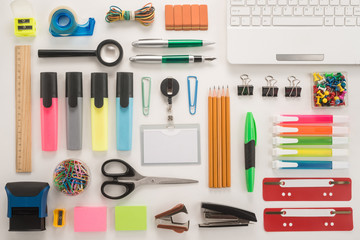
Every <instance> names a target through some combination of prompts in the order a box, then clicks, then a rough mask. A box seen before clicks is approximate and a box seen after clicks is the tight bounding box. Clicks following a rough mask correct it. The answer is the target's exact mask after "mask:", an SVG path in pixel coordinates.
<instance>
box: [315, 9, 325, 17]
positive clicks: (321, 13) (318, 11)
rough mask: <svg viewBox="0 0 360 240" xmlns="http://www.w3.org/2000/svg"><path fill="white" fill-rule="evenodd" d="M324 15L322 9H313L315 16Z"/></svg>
mask: <svg viewBox="0 0 360 240" xmlns="http://www.w3.org/2000/svg"><path fill="white" fill-rule="evenodd" d="M322 15H324V7H315V16H322Z"/></svg>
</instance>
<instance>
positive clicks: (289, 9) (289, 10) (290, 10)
mask: <svg viewBox="0 0 360 240" xmlns="http://www.w3.org/2000/svg"><path fill="white" fill-rule="evenodd" d="M284 15H285V16H291V15H293V8H292V7H284Z"/></svg>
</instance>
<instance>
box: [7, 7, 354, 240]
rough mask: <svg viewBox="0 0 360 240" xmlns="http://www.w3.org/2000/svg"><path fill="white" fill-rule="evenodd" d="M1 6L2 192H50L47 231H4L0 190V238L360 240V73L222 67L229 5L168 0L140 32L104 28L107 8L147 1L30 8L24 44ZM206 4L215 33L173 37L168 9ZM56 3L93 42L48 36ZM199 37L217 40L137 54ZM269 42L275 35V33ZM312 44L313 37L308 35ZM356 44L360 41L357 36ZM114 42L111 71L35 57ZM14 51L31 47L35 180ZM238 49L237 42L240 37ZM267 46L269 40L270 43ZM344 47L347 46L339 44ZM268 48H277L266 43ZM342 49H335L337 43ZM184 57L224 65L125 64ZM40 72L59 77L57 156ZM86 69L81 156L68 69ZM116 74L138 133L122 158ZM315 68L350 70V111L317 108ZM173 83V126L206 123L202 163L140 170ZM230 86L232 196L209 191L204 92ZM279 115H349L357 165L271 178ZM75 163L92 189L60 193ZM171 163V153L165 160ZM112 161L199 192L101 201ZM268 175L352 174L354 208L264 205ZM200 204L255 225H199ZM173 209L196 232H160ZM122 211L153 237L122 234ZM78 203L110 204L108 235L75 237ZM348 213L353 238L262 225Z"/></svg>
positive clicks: (179, 190)
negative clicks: (22, 157)
mask: <svg viewBox="0 0 360 240" xmlns="http://www.w3.org/2000/svg"><path fill="white" fill-rule="evenodd" d="M2 2H3V3H2V7H1V8H0V16H1V17H0V19H1V24H0V30H1V31H0V32H1V38H0V41H1V44H0V52H1V75H2V77H1V78H2V80H1V88H0V96H1V102H2V104H1V113H2V117H1V118H0V123H1V124H0V129H1V135H0V136H1V139H0V149H1V154H2V156H1V158H2V159H1V161H0V176H1V179H0V185H1V188H3V187H4V186H5V184H6V183H7V182H11V181H30V180H32V181H47V182H49V183H50V186H51V189H50V192H49V196H48V212H49V217H48V218H47V230H46V231H45V232H35V233H33V232H32V233H13V232H7V229H8V219H7V217H6V211H7V201H6V199H7V197H6V195H5V191H4V190H2V191H0V209H1V214H0V233H1V236H2V239H24V238H26V239H29V240H31V239H69V240H70V239H89V240H90V239H115V238H119V239H120V238H121V239H169V238H172V239H207V240H210V239H214V240H215V239H221V238H223V239H240V238H241V239H254V240H255V239H274V240H275V239H276V240H280V239H289V238H291V239H294V240H295V239H304V238H306V239H318V238H323V239H327V240H335V239H340V238H342V239H359V236H360V230H359V224H360V222H359V220H358V219H359V206H360V202H359V200H360V191H359V180H360V175H359V174H357V173H358V169H359V167H360V163H359V159H358V152H357V151H358V149H357V146H359V144H360V140H359V139H358V138H357V136H358V135H359V133H360V127H359V124H358V123H359V120H360V119H359V118H360V116H359V114H358V111H359V107H360V99H359V94H358V91H359V88H360V83H359V81H358V77H359V76H360V71H359V68H358V66H280V65H279V66H240V65H230V64H228V63H227V60H226V54H225V53H226V14H225V13H226V12H225V11H226V10H225V9H226V1H219V0H217V1H216V0H207V1H197V0H193V1H162V0H153V4H154V6H155V7H156V21H155V23H154V24H153V25H152V26H151V27H148V28H146V27H143V26H141V25H140V24H139V23H113V24H108V23H106V22H105V21H104V17H105V14H106V12H107V11H108V8H109V6H110V5H112V4H116V5H118V6H120V7H121V8H123V9H126V10H128V9H129V10H134V9H138V8H139V7H141V6H142V5H144V4H145V3H146V2H147V1H124V0H123V1H119V0H118V1H114V0H113V1H108V0H104V1H95V0H92V1H89V0H88V1H85V0H78V1H70V0H66V1H34V0H33V1H32V3H33V5H34V9H35V11H36V19H37V28H38V31H37V37H36V38H35V39H33V40H31V39H20V38H16V37H14V35H13V18H12V14H11V12H10V7H9V5H8V4H9V1H8V0H7V1H2ZM180 2H181V3H182V4H183V3H207V4H208V5H209V30H208V31H205V32H196V31H195V32H194V31H191V32H173V31H165V26H164V5H165V4H175V3H180ZM59 5H67V6H70V7H72V8H73V9H75V11H76V12H77V13H78V15H79V16H81V17H82V18H84V19H86V18H88V17H94V18H95V19H96V26H95V32H94V36H92V37H69V38H54V37H52V36H51V35H50V33H49V32H48V17H49V16H48V15H49V13H50V11H51V10H52V9H54V8H55V7H57V6H59ZM152 37H162V38H169V39H171V38H202V39H207V40H212V41H216V45H215V46H211V47H206V48H196V49H195V48H194V49H155V50H154V49H149V50H146V49H145V50H142V49H133V48H132V47H131V42H132V41H134V40H137V39H139V38H152ZM269 37H271V36H269ZM309 37H313V36H309ZM354 37H358V36H354ZM106 38H113V39H116V40H117V41H119V42H120V43H121V44H122V46H123V48H124V59H123V61H122V62H121V64H120V65H118V66H116V67H113V68H107V67H104V66H102V65H100V64H99V63H98V62H97V61H96V59H95V58H70V59H38V58H37V50H38V49H40V48H59V49H61V48H64V49H65V48H69V49H71V48H73V49H95V48H96V46H97V44H98V43H99V42H100V41H102V40H104V39H106ZM16 44H31V45H32V110H31V111H32V150H33V154H32V159H33V160H32V161H33V172H32V173H31V174H16V173H15V103H14V92H15V90H14V46H15V45H16ZM239 44H241V39H239ZM264 44H266V39H264ZM339 44H341V40H339ZM269 47H271V46H269ZM334 47H336V46H334ZM140 53H153V54H180V53H193V54H203V55H214V56H216V57H217V58H218V59H217V60H216V61H214V62H213V63H204V64H193V65H185V64H184V65H135V64H130V62H129V61H128V58H129V57H130V56H132V55H134V54H140ZM43 71H56V72H58V89H59V146H58V149H59V150H58V151H57V152H52V153H48V152H42V151H41V141H40V136H41V135H40V111H39V106H40V101H39V95H40V94H39V89H40V88H39V82H40V80H39V76H40V72H43ZM67 71H82V72H83V83H84V136H83V137H84V141H83V150H82V151H76V152H71V151H67V150H66V142H65V106H64V95H65V80H64V76H65V72H67ZM97 71H105V72H108V73H109V90H110V91H109V109H110V111H109V142H110V144H109V150H108V151H107V152H92V150H91V133H90V105H89V103H90V99H89V98H90V73H91V72H97ZM117 71H132V72H134V77H135V78H134V80H135V84H134V130H133V150H132V151H131V152H128V153H123V152H117V151H116V142H115V140H116V135H115V74H116V72H117ZM312 71H347V72H348V79H349V86H351V87H350V88H351V89H350V95H349V104H350V106H349V108H347V109H344V110H336V111H331V110H329V111H320V110H316V111H315V110H313V109H312V108H311V101H310V99H311V97H310V92H311V90H310V83H311V80H310V75H309V73H311V72H312ZM243 73H247V74H249V75H250V76H251V77H252V79H253V81H252V83H253V84H254V86H255V94H254V96H252V97H238V96H236V90H235V89H236V85H237V84H238V83H239V82H240V80H239V76H240V75H241V74H243ZM269 74H271V75H273V76H274V77H275V78H276V79H278V86H279V88H280V94H279V97H278V98H274V99H268V98H262V97H261V86H263V85H265V80H264V77H265V76H266V75H269ZM188 75H196V76H197V77H198V79H199V93H198V110H197V114H196V115H195V116H191V115H190V114H189V112H188V102H187V89H186V76H188ZM289 75H295V76H297V77H298V78H299V79H301V80H302V82H301V87H302V88H303V93H302V97H301V98H299V99H286V98H285V97H284V93H283V91H284V90H283V89H284V87H285V86H286V85H287V84H288V82H287V80H286V79H287V77H288V76H289ZM143 76H150V77H152V79H153V82H152V84H153V85H152V94H151V97H152V98H151V109H150V115H149V116H148V117H145V116H143V115H142V111H141V81H140V79H141V77H143ZM168 76H172V77H175V78H176V79H178V80H179V82H180V88H181V89H180V93H179V95H178V96H177V97H176V98H175V99H174V106H173V109H174V119H175V122H176V123H200V125H201V157H202V159H201V161H202V162H201V164H200V165H186V166H183V165H178V166H146V167H145V166H141V160H140V128H139V126H140V125H141V124H163V123H165V121H166V105H165V101H164V98H163V97H162V95H161V93H160V89H159V85H160V82H161V81H162V80H163V79H164V78H166V77H168ZM219 85H220V86H223V85H224V86H226V85H228V86H229V87H230V89H231V130H232V131H231V133H232V135H231V143H232V149H231V153H232V186H231V188H228V189H209V188H208V187H207V181H208V176H207V93H208V89H209V87H212V86H219ZM247 111H252V112H253V113H254V116H255V119H256V123H257V129H258V145H257V158H256V184H255V192H254V193H251V194H250V193H247V192H246V185H245V176H244V159H243V136H244V131H243V130H244V118H245V113H246V112H247ZM277 113H278V114H279V113H293V114H298V113H303V114H311V113H330V114H332V113H338V114H340V113H341V114H349V115H350V117H351V122H350V127H351V144H350V147H349V148H350V158H349V161H350V163H351V168H350V169H349V170H348V171H336V172H328V171H312V172H287V173H286V172H283V173H277V172H274V171H273V170H272V169H271V167H270V163H271V160H272V157H271V149H272V145H271V126H272V122H271V116H272V115H273V114H277ZM69 157H73V158H79V159H81V160H83V161H85V162H86V163H87V164H88V165H89V167H90V168H91V173H92V183H91V185H90V188H89V189H88V190H87V191H86V192H85V193H84V194H83V195H81V196H77V197H67V196H64V195H63V194H62V193H59V192H57V191H56V190H55V189H54V188H53V185H52V183H51V180H52V171H53V169H54V168H55V166H56V164H57V163H59V162H60V161H61V160H64V159H66V158H69ZM169 157H171V153H169ZM109 158H122V159H125V160H127V161H129V163H131V164H132V165H133V166H134V167H135V168H136V169H137V170H139V172H140V173H143V174H144V175H154V176H174V177H182V178H194V179H198V180H199V183H198V184H195V185H182V186H145V187H143V188H141V189H137V190H136V191H135V192H134V193H133V194H132V195H130V196H129V197H127V198H126V199H123V200H119V201H113V200H108V199H105V198H104V197H103V196H102V195H101V193H100V185H101V183H102V181H104V180H105V179H104V177H102V175H101V172H100V167H101V164H102V163H103V162H104V161H105V160H106V159H109ZM271 176H287V177H292V176H303V177H305V176H318V177H331V176H338V177H351V178H352V180H353V198H352V201H350V202H288V203H284V202H264V201H263V200H262V190H261V182H262V179H263V178H264V177H271ZM202 201H208V202H214V203H220V204H227V205H231V206H234V207H239V208H243V209H246V210H250V211H253V212H255V213H256V215H257V218H258V223H255V224H252V225H251V226H249V227H244V228H241V227H238V228H217V229H199V228H198V226H197V224H198V223H200V222H201V221H202V219H201V215H200V203H201V202H202ZM177 203H184V204H185V205H186V207H187V208H188V211H189V215H188V216H189V218H190V220H191V226H190V231H189V232H187V233H183V234H176V233H174V232H172V231H166V230H158V229H156V228H155V224H154V215H156V214H158V213H160V212H163V211H165V210H167V209H169V208H171V207H173V206H175V205H176V204H177ZM117 205H146V206H147V207H148V211H147V213H148V230H147V231H138V232H116V231H115V227H114V207H115V206H117ZM75 206H107V207H108V231H107V232H102V233H74V231H73V208H74V207H75ZM334 206H339V207H340V206H341V207H343V206H344V207H345V206H350V207H353V209H354V230H353V231H352V232H314V233H311V232H301V233H267V232H265V231H264V228H263V216H262V214H263V210H264V208H266V207H334ZM55 208H66V209H67V213H68V215H67V219H66V220H67V223H66V226H65V227H64V228H62V229H55V228H54V227H53V226H52V217H53V214H52V211H53V210H54V209H55Z"/></svg>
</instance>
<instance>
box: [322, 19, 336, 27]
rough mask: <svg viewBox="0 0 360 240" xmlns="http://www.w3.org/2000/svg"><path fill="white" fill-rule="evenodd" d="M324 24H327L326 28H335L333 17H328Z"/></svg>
mask: <svg viewBox="0 0 360 240" xmlns="http://www.w3.org/2000/svg"><path fill="white" fill-rule="evenodd" d="M324 22H325V26H333V25H334V18H333V17H326V18H325V21H324Z"/></svg>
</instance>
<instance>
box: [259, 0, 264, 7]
mask: <svg viewBox="0 0 360 240" xmlns="http://www.w3.org/2000/svg"><path fill="white" fill-rule="evenodd" d="M257 2H258V5H259V6H264V5H265V4H266V0H257Z"/></svg>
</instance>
